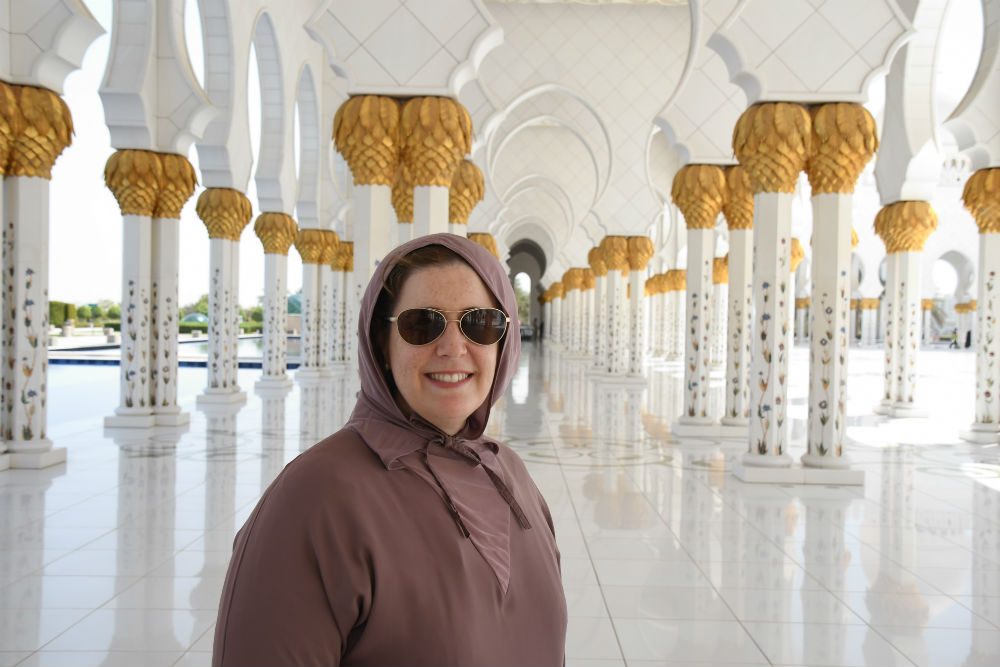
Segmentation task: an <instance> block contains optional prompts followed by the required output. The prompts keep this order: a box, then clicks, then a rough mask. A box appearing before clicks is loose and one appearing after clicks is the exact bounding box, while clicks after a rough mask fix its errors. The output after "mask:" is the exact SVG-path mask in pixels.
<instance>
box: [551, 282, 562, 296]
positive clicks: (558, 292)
mask: <svg viewBox="0 0 1000 667" xmlns="http://www.w3.org/2000/svg"><path fill="white" fill-rule="evenodd" d="M549 290H550V291H551V292H552V298H553V299H561V298H563V297H564V296H565V295H566V286H565V285H563V284H562V283H561V282H559V281H556V282H554V283H552V285H550V286H549Z"/></svg>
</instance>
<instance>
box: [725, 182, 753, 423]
mask: <svg viewBox="0 0 1000 667" xmlns="http://www.w3.org/2000/svg"><path fill="white" fill-rule="evenodd" d="M726 189H727V196H726V201H725V203H724V204H723V206H722V213H723V215H725V217H726V224H727V226H728V228H729V262H728V274H729V313H728V315H727V317H726V376H725V381H726V383H725V387H726V388H725V396H726V399H725V407H724V409H723V414H722V418H721V419H720V422H721V423H722V426H723V429H722V430H723V433H727V432H733V433H740V434H741V435H745V434H746V429H747V428H748V427H749V425H750V419H749V417H750V407H749V406H750V404H749V398H750V396H749V389H748V387H747V378H748V377H749V372H750V329H751V326H752V324H753V320H752V315H753V190H752V189H751V187H750V177H749V176H748V175H747V172H746V169H744V168H743V167H741V166H739V165H736V166H733V167H726Z"/></svg>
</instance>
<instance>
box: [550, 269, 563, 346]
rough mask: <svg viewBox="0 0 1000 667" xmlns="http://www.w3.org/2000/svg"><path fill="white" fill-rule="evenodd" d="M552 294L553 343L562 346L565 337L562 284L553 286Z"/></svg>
mask: <svg viewBox="0 0 1000 667" xmlns="http://www.w3.org/2000/svg"><path fill="white" fill-rule="evenodd" d="M553 288H554V289H553V293H552V297H553V298H552V333H551V337H552V342H553V343H557V344H559V345H561V344H562V336H563V330H562V325H563V286H562V283H555V284H554V285H553Z"/></svg>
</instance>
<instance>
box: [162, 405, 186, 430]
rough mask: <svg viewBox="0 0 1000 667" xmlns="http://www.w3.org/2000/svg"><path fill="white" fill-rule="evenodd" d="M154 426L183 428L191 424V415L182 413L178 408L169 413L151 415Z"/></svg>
mask: <svg viewBox="0 0 1000 667" xmlns="http://www.w3.org/2000/svg"><path fill="white" fill-rule="evenodd" d="M153 417H154V419H155V421H156V424H155V425H156V426H184V425H185V424H190V423H191V414H190V413H188V412H182V411H181V409H180V408H176V409H173V410H171V411H170V412H157V413H155V414H154V415H153Z"/></svg>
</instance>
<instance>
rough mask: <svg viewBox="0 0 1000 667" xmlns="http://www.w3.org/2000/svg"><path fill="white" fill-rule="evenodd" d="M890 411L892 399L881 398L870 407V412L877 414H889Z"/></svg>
mask: <svg viewBox="0 0 1000 667" xmlns="http://www.w3.org/2000/svg"><path fill="white" fill-rule="evenodd" d="M891 411H892V401H890V400H889V399H886V398H883V399H882V400H881V401H879V402H878V403H876V404H875V407H874V408H872V412H874V413H875V414H877V415H886V416H889V415H890V412H891Z"/></svg>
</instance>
